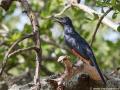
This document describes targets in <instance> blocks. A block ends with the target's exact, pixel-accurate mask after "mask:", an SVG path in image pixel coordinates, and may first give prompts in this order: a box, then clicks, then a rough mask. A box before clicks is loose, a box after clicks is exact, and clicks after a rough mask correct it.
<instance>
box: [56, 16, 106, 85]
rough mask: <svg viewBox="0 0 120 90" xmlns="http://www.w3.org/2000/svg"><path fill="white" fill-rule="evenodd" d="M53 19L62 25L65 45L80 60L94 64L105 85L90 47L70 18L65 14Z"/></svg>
mask: <svg viewBox="0 0 120 90" xmlns="http://www.w3.org/2000/svg"><path fill="white" fill-rule="evenodd" d="M54 21H56V22H58V23H60V24H61V25H62V26H63V28H64V41H65V43H66V45H67V46H68V47H69V48H70V49H71V50H72V52H73V54H74V55H75V56H77V57H78V58H80V60H82V61H83V62H84V63H86V64H88V65H92V66H94V67H95V68H96V70H97V72H98V73H99V75H100V78H101V80H102V81H103V83H104V84H105V85H106V81H105V79H104V76H103V74H102V72H101V70H100V68H99V66H98V64H97V61H96V58H95V55H94V53H93V51H92V49H91V47H90V46H89V44H88V43H87V41H86V40H85V39H84V38H83V37H81V36H80V35H79V34H78V33H77V32H76V31H75V28H74V26H73V24H72V20H71V19H70V18H69V17H67V16H65V17H54Z"/></svg>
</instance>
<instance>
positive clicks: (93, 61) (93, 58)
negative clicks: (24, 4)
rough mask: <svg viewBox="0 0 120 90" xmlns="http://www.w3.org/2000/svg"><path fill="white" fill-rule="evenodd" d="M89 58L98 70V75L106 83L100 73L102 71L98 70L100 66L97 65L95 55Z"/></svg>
mask: <svg viewBox="0 0 120 90" xmlns="http://www.w3.org/2000/svg"><path fill="white" fill-rule="evenodd" d="M90 59H91V60H92V63H93V65H94V66H95V68H96V69H97V71H98V73H99V75H100V77H101V79H102V81H103V83H104V84H105V85H106V81H105V78H104V76H103V74H102V72H101V70H100V68H99V66H98V64H97V61H96V58H95V56H93V57H92V58H90Z"/></svg>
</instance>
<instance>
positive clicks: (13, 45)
mask: <svg viewBox="0 0 120 90" xmlns="http://www.w3.org/2000/svg"><path fill="white" fill-rule="evenodd" d="M32 36H33V34H29V35H26V36H24V37H22V38H20V39H18V40H17V41H16V42H14V43H13V44H12V46H11V47H10V48H9V49H8V51H7V52H6V54H5V56H4V59H3V63H2V67H1V69H0V75H2V73H3V71H4V69H5V67H6V65H7V59H8V55H9V54H10V53H11V51H12V50H13V49H14V48H15V47H16V45H17V44H18V43H19V42H21V41H23V40H24V39H26V38H30V37H32Z"/></svg>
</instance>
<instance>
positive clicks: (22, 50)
mask: <svg viewBox="0 0 120 90" xmlns="http://www.w3.org/2000/svg"><path fill="white" fill-rule="evenodd" d="M34 49H35V47H34V46H33V47H28V48H24V49H18V50H16V51H14V52H12V53H10V54H9V55H8V58H9V57H11V56H13V55H16V54H18V53H21V52H25V51H29V50H34Z"/></svg>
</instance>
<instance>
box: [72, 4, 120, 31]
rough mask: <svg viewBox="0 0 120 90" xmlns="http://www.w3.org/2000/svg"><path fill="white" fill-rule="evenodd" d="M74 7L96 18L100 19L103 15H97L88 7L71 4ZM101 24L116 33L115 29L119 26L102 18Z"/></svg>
mask: <svg viewBox="0 0 120 90" xmlns="http://www.w3.org/2000/svg"><path fill="white" fill-rule="evenodd" d="M72 5H73V6H75V7H78V8H79V9H81V10H83V11H84V12H86V13H88V14H90V15H92V16H94V14H96V15H98V17H101V16H102V15H103V13H98V12H97V11H95V10H93V9H91V8H90V7H88V6H86V5H84V4H72ZM102 23H103V24H105V25H107V26H108V27H110V28H112V29H113V30H115V31H117V28H118V27H119V24H116V23H114V22H112V21H111V20H109V19H108V18H106V17H104V19H103V20H102Z"/></svg>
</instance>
